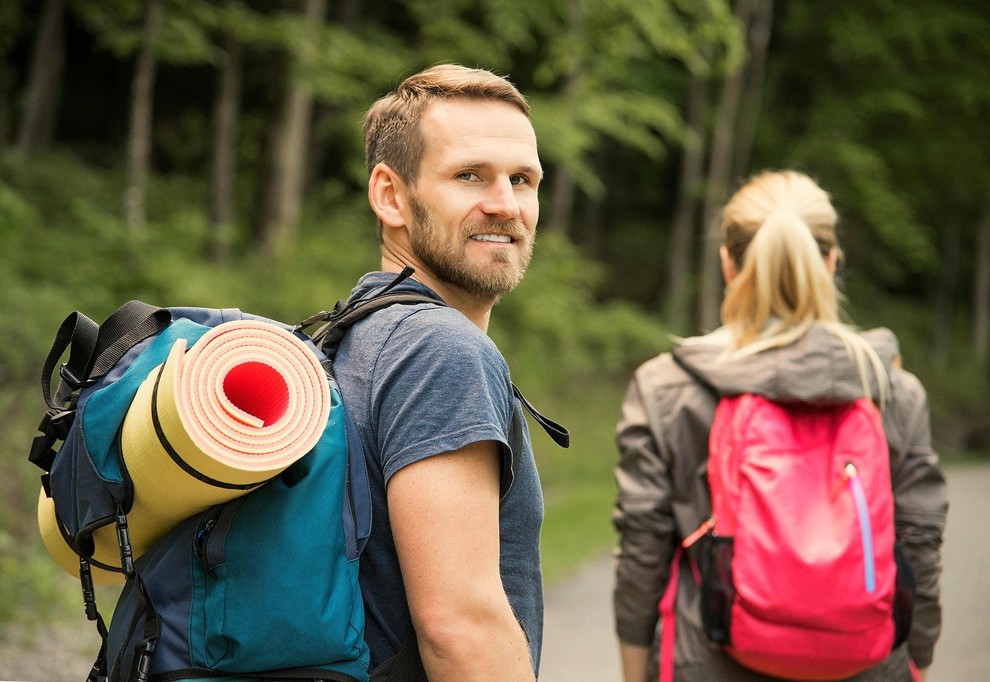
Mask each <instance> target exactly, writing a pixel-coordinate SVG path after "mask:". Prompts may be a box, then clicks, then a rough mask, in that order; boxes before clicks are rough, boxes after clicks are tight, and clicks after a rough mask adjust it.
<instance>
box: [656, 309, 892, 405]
mask: <svg viewBox="0 0 990 682" xmlns="http://www.w3.org/2000/svg"><path fill="white" fill-rule="evenodd" d="M860 336H862V337H863V338H864V339H866V340H867V341H868V342H869V344H870V345H871V346H873V348H874V350H876V352H877V355H878V356H879V357H880V360H881V362H882V363H883V365H884V367H885V369H886V370H887V372H888V375H889V374H890V372H891V370H892V368H893V366H894V361H895V359H896V358H897V356H898V355H899V353H900V350H899V348H898V343H897V338H896V337H895V336H894V334H893V332H891V331H890V330H889V329H884V328H877V329H873V330H870V331H866V332H862V333H861V334H860ZM731 340H732V339H731V333H730V332H729V330H728V329H727V328H726V327H721V328H719V329H717V330H716V331H714V332H712V333H711V334H707V335H705V336H697V337H692V338H689V339H686V340H685V341H684V342H683V343H682V344H681V345H680V346H678V347H677V348H676V349H675V350H674V351H673V355H674V359H675V360H676V361H677V363H678V364H679V365H680V366H681V367H682V368H684V369H685V370H686V371H687V372H688V373H689V374H691V375H693V376H694V377H695V378H697V379H698V380H700V381H701V382H702V383H704V384H706V385H708V386H709V387H711V388H713V389H714V390H716V391H717V392H718V393H719V394H720V395H730V396H731V395H739V394H742V393H756V394H759V395H762V396H765V397H766V398H768V399H770V400H774V401H779V402H802V403H811V404H830V403H843V402H849V401H851V400H855V399H857V398H861V397H863V384H862V380H861V379H860V374H859V370H858V369H857V366H856V363H855V361H854V360H853V358H852V356H850V354H849V352H848V351H847V350H846V347H845V344H844V343H843V341H842V339H841V338H839V337H838V336H837V335H836V334H835V333H834V332H832V331H831V330H829V329H828V328H826V327H825V326H822V325H814V326H812V327H811V328H810V329H809V330H808V331H807V332H805V334H804V335H803V336H801V337H800V338H799V339H798V340H797V341H795V342H794V343H792V344H790V345H788V346H785V347H783V348H773V349H770V350H766V351H763V352H760V353H757V354H755V355H749V356H745V357H733V356H732V355H731V354H729V353H728V352H727V350H728V348H729V346H730V343H731ZM870 374H871V379H870V392H871V394H872V396H871V397H872V398H873V399H874V400H877V399H878V398H879V388H878V384H877V381H876V378H875V377H873V376H872V372H871V373H870Z"/></svg>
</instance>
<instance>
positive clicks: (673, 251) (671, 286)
mask: <svg viewBox="0 0 990 682" xmlns="http://www.w3.org/2000/svg"><path fill="white" fill-rule="evenodd" d="M707 109H708V76H707V75H703V74H698V73H696V74H693V75H692V76H691V83H690V86H689V88H688V109H687V121H686V123H687V128H686V130H685V133H684V156H683V158H682V160H681V178H680V189H679V191H678V195H677V205H676V207H675V208H674V219H673V224H672V226H671V232H670V246H669V247H668V252H667V278H666V282H665V285H664V291H662V292H660V294H661V300H662V301H663V306H662V309H663V311H664V318H665V320H666V322H667V325H668V326H669V327H670V329H671V330H673V331H675V332H677V333H679V334H685V333H687V332H688V329H689V326H690V304H691V293H692V292H691V287H690V276H691V272H690V268H689V265H690V263H691V260H692V259H691V255H692V251H693V249H692V248H691V247H692V239H691V238H692V236H693V233H694V225H695V220H696V219H697V215H698V194H699V189H700V188H701V185H702V181H703V174H704V156H705V112H706V111H707Z"/></svg>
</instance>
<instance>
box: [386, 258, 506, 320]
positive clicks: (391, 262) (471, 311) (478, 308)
mask: <svg viewBox="0 0 990 682" xmlns="http://www.w3.org/2000/svg"><path fill="white" fill-rule="evenodd" d="M407 265H412V266H413V267H414V268H415V272H414V273H413V274H412V276H411V277H410V279H414V280H416V281H417V282H419V283H420V284H422V285H423V286H426V287H429V288H430V289H431V290H432V291H433V292H435V293H436V294H437V295H438V296H440V298H442V299H443V300H444V302H445V303H446V304H447V305H449V306H450V307H451V308H454V309H455V310H458V311H460V313H461V314H462V315H464V317H466V318H468V319H469V320H471V322H473V323H474V324H475V326H477V327H478V328H479V329H480V330H481V331H483V332H485V333H486V334H487V333H488V323H489V320H490V318H491V313H492V308H493V307H494V305H495V304H494V302H492V301H487V300H484V301H483V300H479V299H478V298H477V297H476V296H471V295H470V294H467V293H466V292H464V291H463V290H462V289H460V288H459V287H455V286H453V285H451V284H448V283H446V282H443V281H441V280H439V279H437V278H436V277H434V276H433V274H432V273H430V272H429V271H428V270H427V269H426V268H423V267H417V265H416V264H407V263H400V262H398V261H397V260H395V259H394V258H390V257H389V256H388V255H382V270H383V271H384V272H393V273H395V274H398V273H400V272H402V269H403V268H404V267H406V266H407Z"/></svg>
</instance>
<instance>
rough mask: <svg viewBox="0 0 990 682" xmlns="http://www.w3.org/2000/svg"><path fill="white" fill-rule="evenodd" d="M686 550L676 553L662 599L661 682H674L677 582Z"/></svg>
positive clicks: (679, 549) (677, 550)
mask: <svg viewBox="0 0 990 682" xmlns="http://www.w3.org/2000/svg"><path fill="white" fill-rule="evenodd" d="M683 553H684V550H683V549H682V548H681V546H680V545H678V546H677V549H676V550H675V551H674V559H673V561H672V562H671V565H670V577H669V578H668V579H667V589H666V590H664V592H663V597H661V598H660V606H659V611H660V619H661V621H662V625H661V627H662V628H663V630H662V634H661V639H660V682H674V645H675V643H676V642H677V630H676V628H677V609H676V608H675V602H676V601H677V582H678V580H679V579H680V573H681V555H682V554H683Z"/></svg>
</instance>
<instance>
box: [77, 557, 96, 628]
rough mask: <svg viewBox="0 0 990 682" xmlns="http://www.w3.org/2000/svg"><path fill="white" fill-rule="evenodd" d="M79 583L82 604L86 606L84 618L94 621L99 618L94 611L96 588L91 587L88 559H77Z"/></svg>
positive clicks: (90, 570) (90, 571)
mask: <svg viewBox="0 0 990 682" xmlns="http://www.w3.org/2000/svg"><path fill="white" fill-rule="evenodd" d="M79 582H80V584H81V585H82V593H83V603H84V604H85V605H86V618H88V619H89V620H96V619H97V618H99V617H100V614H99V612H98V611H97V610H96V588H95V587H94V586H93V569H92V567H91V566H90V564H89V559H87V558H86V557H79Z"/></svg>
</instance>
